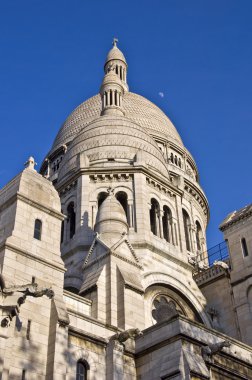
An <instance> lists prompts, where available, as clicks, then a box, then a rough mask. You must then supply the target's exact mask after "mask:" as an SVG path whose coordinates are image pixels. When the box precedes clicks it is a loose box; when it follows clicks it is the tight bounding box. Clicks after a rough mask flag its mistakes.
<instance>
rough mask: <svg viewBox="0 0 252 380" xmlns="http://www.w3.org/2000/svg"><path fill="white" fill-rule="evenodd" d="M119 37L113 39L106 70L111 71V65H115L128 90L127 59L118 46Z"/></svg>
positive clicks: (116, 71) (105, 66) (115, 69)
mask: <svg viewBox="0 0 252 380" xmlns="http://www.w3.org/2000/svg"><path fill="white" fill-rule="evenodd" d="M117 43H118V39H117V38H114V39H113V47H112V49H111V50H110V51H109V52H108V55H107V58H106V62H105V65H104V72H105V74H107V73H108V72H109V71H111V67H114V71H115V74H116V75H117V76H118V78H119V79H120V81H121V82H122V85H123V87H124V90H125V91H128V90H129V88H128V85H127V68H128V65H127V62H126V59H125V57H124V55H123V53H122V52H121V50H120V49H118V47H117Z"/></svg>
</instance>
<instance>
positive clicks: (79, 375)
mask: <svg viewBox="0 0 252 380" xmlns="http://www.w3.org/2000/svg"><path fill="white" fill-rule="evenodd" d="M88 369H89V367H88V364H87V363H86V362H84V361H82V360H79V361H78V362H77V368H76V380H87V371H88Z"/></svg>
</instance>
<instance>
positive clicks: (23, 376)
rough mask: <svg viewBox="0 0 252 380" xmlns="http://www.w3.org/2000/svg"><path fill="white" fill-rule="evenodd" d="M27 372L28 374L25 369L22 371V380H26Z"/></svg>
mask: <svg viewBox="0 0 252 380" xmlns="http://www.w3.org/2000/svg"><path fill="white" fill-rule="evenodd" d="M25 372H26V371H25V369H23V371H22V378H21V379H22V380H25Z"/></svg>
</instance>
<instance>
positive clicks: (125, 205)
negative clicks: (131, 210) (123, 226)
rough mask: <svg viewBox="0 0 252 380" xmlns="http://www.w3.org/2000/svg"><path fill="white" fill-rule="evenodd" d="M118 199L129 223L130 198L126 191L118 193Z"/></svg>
mask: <svg viewBox="0 0 252 380" xmlns="http://www.w3.org/2000/svg"><path fill="white" fill-rule="evenodd" d="M116 199H117V200H118V201H119V202H120V203H121V205H122V207H123V209H124V212H125V215H126V217H127V221H128V196H127V194H126V193H125V192H124V191H119V192H118V193H116Z"/></svg>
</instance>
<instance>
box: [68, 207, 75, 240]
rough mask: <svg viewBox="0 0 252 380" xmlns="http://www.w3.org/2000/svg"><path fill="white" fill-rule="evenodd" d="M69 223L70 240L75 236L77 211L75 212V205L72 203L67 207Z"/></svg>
mask: <svg viewBox="0 0 252 380" xmlns="http://www.w3.org/2000/svg"><path fill="white" fill-rule="evenodd" d="M67 222H68V230H69V238H70V239H72V237H73V236H74V235H75V211H74V203H73V202H71V203H69V205H68V206H67Z"/></svg>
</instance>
